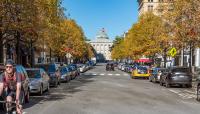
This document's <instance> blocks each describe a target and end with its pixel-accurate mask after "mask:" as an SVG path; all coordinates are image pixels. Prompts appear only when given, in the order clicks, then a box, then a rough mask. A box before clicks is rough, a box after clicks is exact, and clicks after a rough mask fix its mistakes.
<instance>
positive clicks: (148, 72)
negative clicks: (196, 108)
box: [118, 63, 200, 100]
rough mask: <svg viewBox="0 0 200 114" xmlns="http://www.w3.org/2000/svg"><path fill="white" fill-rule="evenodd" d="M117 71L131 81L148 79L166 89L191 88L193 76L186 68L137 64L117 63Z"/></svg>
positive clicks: (199, 95)
mask: <svg viewBox="0 0 200 114" xmlns="http://www.w3.org/2000/svg"><path fill="white" fill-rule="evenodd" d="M118 69H120V70H122V71H124V72H127V73H130V74H131V77H132V78H133V79H135V78H145V79H149V81H150V82H153V83H159V84H160V85H161V86H165V87H167V88H170V87H172V86H181V87H186V88H191V87H192V79H193V75H192V72H191V71H190V69H189V68H188V67H171V68H157V67H152V68H151V67H149V66H141V65H138V64H125V63H119V64H118ZM197 100H200V76H198V78H197Z"/></svg>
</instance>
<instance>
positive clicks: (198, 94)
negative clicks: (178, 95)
mask: <svg viewBox="0 0 200 114" xmlns="http://www.w3.org/2000/svg"><path fill="white" fill-rule="evenodd" d="M197 101H200V85H198V86H197Z"/></svg>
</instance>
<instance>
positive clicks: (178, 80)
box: [160, 67, 192, 88]
mask: <svg viewBox="0 0 200 114" xmlns="http://www.w3.org/2000/svg"><path fill="white" fill-rule="evenodd" d="M160 85H161V86H163V85H165V86H166V87H167V88H169V87H171V86H172V85H180V86H186V87H188V88H190V87H192V74H191V72H190V70H189V68H188V67H173V68H170V69H169V71H168V72H164V73H162V75H161V77H160Z"/></svg>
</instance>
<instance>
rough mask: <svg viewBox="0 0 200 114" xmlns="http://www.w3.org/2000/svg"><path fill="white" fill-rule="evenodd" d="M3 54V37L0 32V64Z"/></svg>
mask: <svg viewBox="0 0 200 114" xmlns="http://www.w3.org/2000/svg"><path fill="white" fill-rule="evenodd" d="M3 58H4V53H3V35H2V32H0V63H3Z"/></svg>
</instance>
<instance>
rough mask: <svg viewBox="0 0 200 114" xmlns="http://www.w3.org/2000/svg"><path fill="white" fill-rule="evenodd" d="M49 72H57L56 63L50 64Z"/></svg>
mask: <svg viewBox="0 0 200 114" xmlns="http://www.w3.org/2000/svg"><path fill="white" fill-rule="evenodd" d="M48 72H56V67H55V65H50V66H49V67H48Z"/></svg>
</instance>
